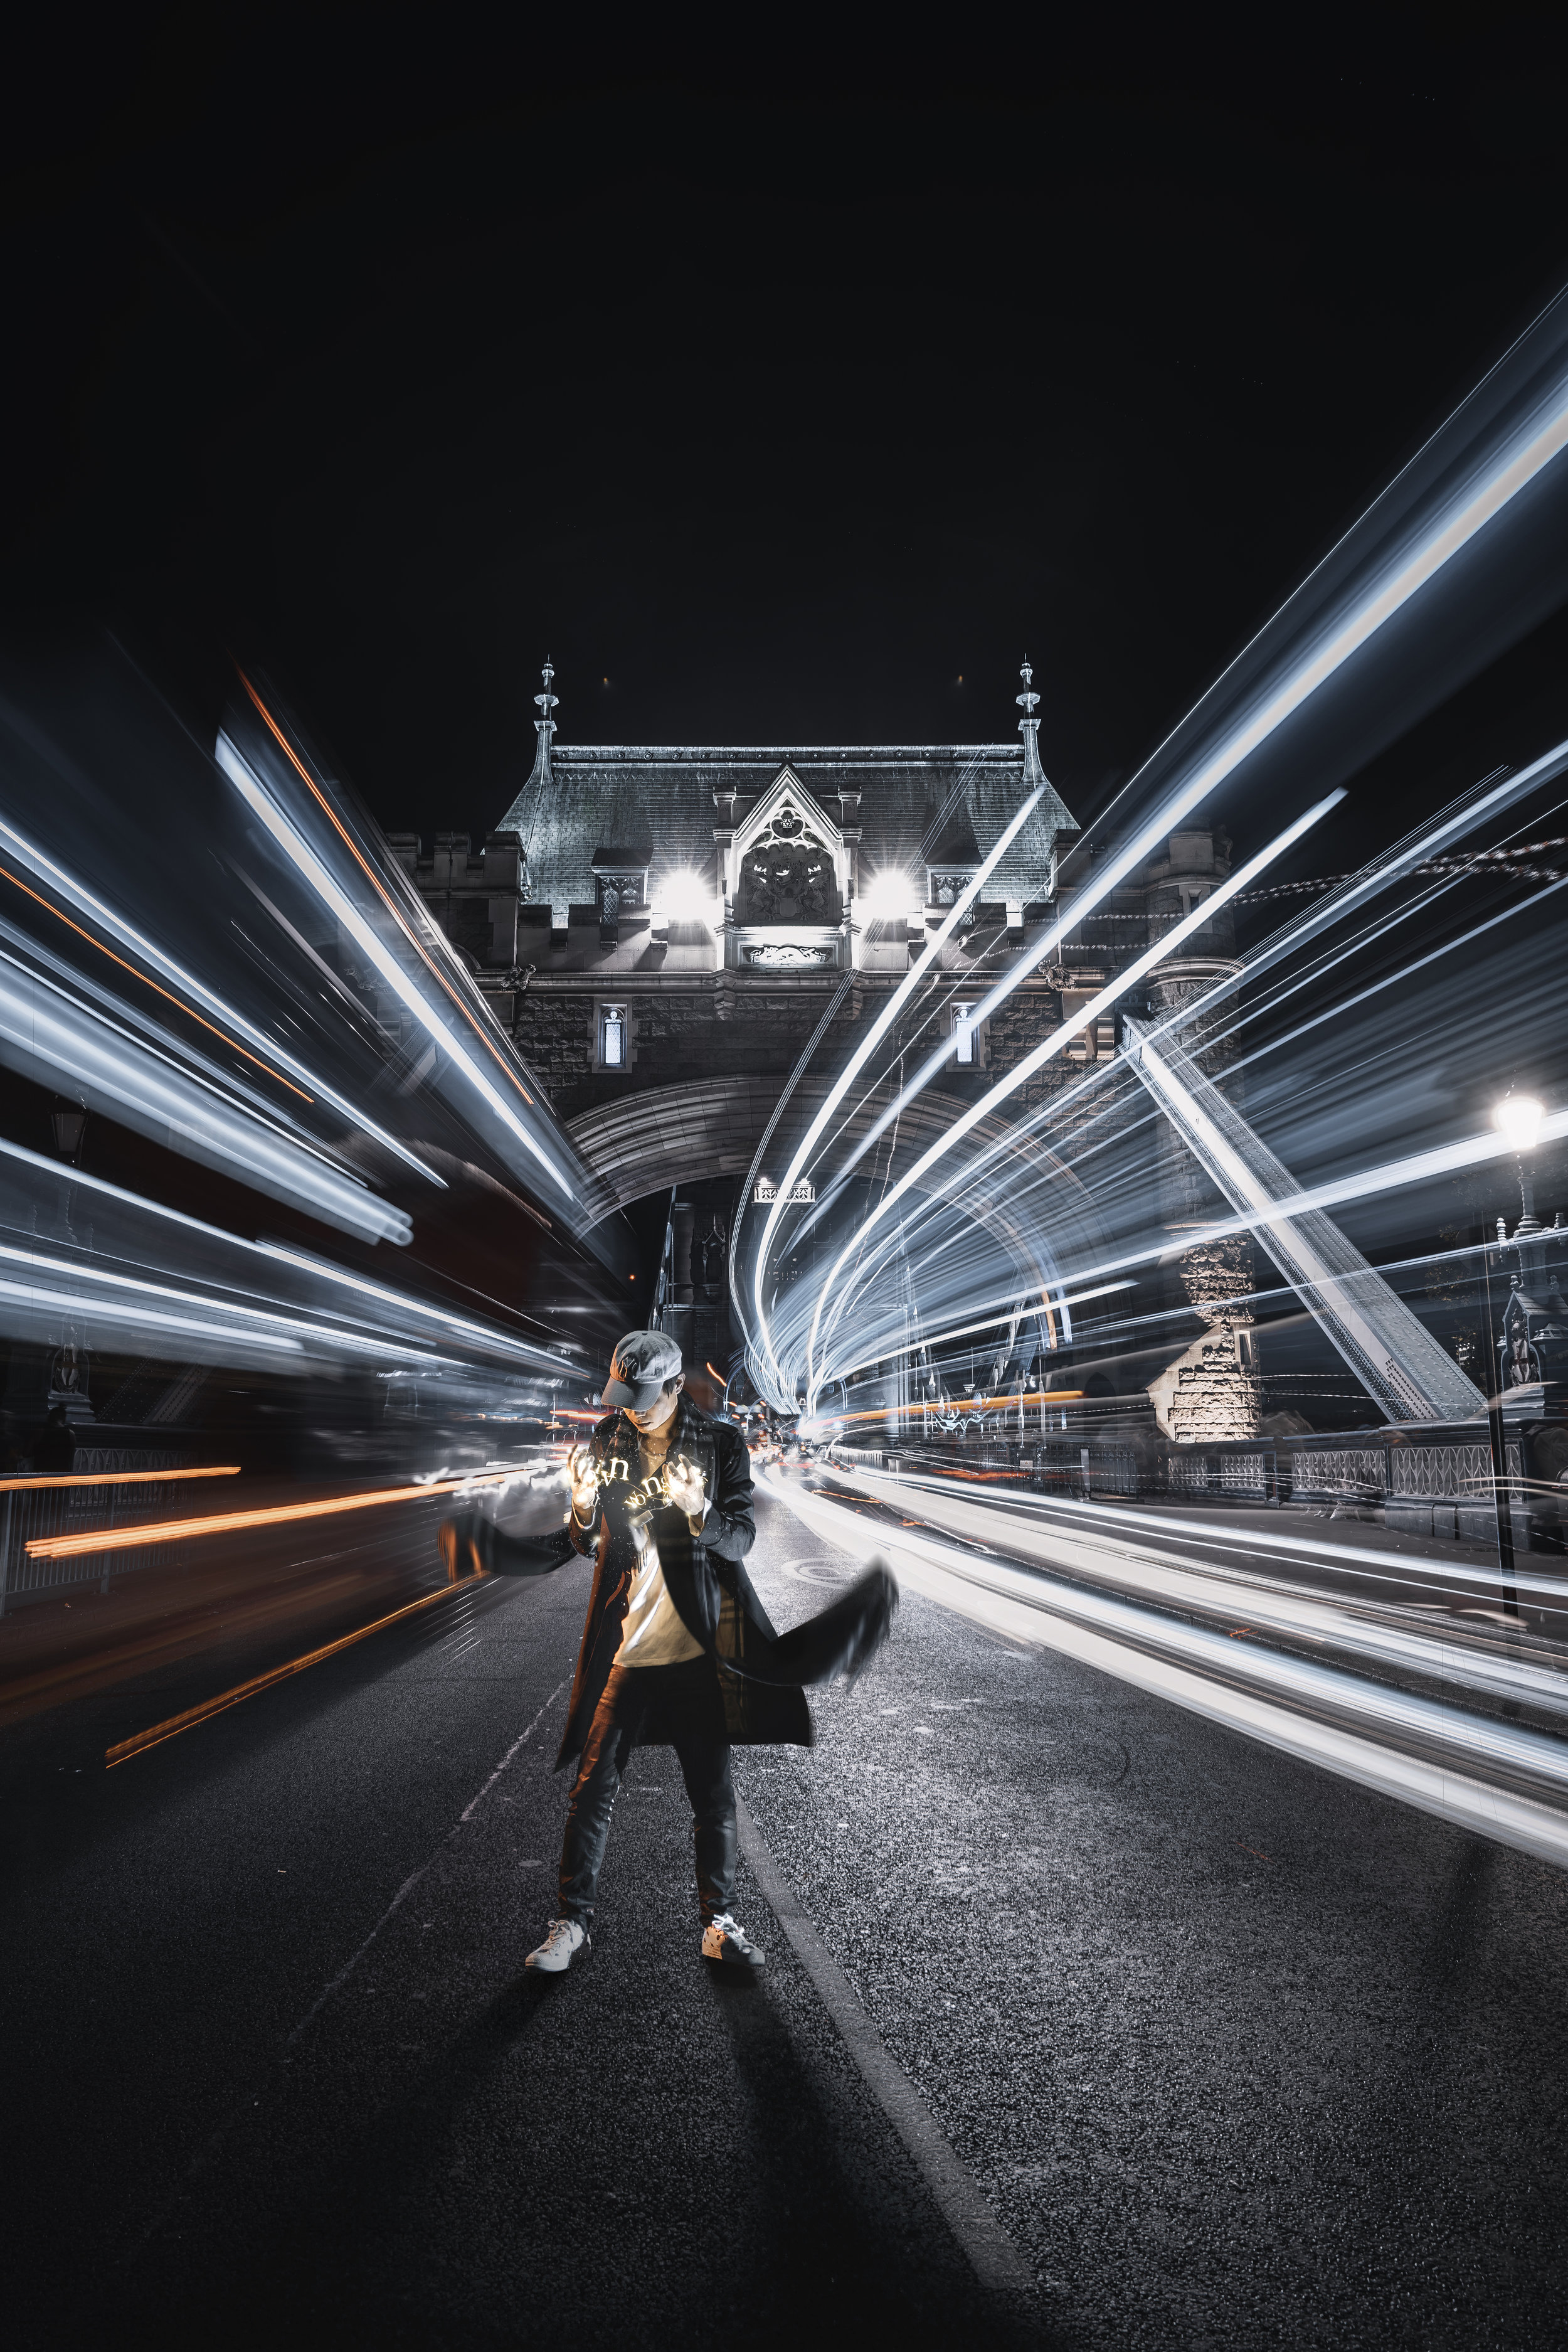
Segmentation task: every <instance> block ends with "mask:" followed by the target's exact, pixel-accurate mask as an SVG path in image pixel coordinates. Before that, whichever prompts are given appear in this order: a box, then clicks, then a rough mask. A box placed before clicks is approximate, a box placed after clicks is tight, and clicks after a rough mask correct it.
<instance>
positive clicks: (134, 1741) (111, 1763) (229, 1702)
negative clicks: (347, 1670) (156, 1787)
mask: <svg viewBox="0 0 1568 2352" xmlns="http://www.w3.org/2000/svg"><path fill="white" fill-rule="evenodd" d="M484 1574H485V1571H484V1570H483V1569H481V1570H479V1571H478V1574H477V1575H476V1576H465V1577H463V1578H461V1579H460V1582H461V1583H463V1584H477V1583H480V1582H481V1581H482V1580H483V1579H484ZM452 1590H453V1588H452V1586H451V1585H450V1584H444V1585H443V1586H442V1587H441V1589H440V1591H437V1592H427V1593H426V1594H425V1595H424V1597H423V1600H422V1601H409V1602H408V1603H407V1604H406V1606H405V1607H403V1608H402V1609H394V1610H393V1611H392V1613H391V1615H390V1616H387V1617H378V1618H377V1619H376V1620H375V1622H374V1623H373V1624H371V1625H361V1627H360V1628H359V1630H358V1632H357V1633H344V1634H342V1635H340V1638H339V1639H338V1640H337V1641H336V1642H327V1643H323V1644H322V1646H321V1648H320V1649H319V1650H309V1651H308V1652H307V1653H306V1654H305V1656H304V1657H302V1658H290V1660H289V1662H288V1664H287V1665H286V1666H274V1667H273V1669H272V1671H271V1673H270V1674H266V1675H256V1676H255V1677H254V1679H253V1680H251V1681H250V1682H248V1683H236V1684H235V1687H234V1689H233V1690H226V1691H220V1692H219V1694H218V1696H217V1697H216V1698H209V1699H204V1700H203V1701H202V1704H201V1705H200V1706H188V1707H187V1708H186V1709H185V1711H184V1713H183V1715H172V1716H170V1717H168V1718H167V1720H166V1721H164V1722H162V1723H154V1724H153V1725H152V1726H151V1727H150V1728H149V1729H148V1730H146V1731H138V1732H135V1733H133V1734H132V1736H131V1738H129V1739H121V1740H119V1741H117V1742H116V1744H115V1746H114V1747H112V1748H105V1749H104V1751H103V1765H104V1769H105V1771H106V1772H112V1771H113V1769H114V1768H115V1766H116V1765H117V1764H124V1763H127V1762H129V1760H130V1759H131V1757H132V1756H141V1755H143V1754H145V1752H146V1750H147V1749H148V1748H160V1747H162V1743H163V1742H164V1740H165V1739H175V1738H178V1737H179V1735H180V1733H181V1732H182V1731H190V1730H192V1729H193V1728H194V1727H195V1726H196V1725H197V1724H198V1723H207V1722H210V1721H211V1719H212V1717H214V1715H223V1714H225V1713H226V1712H227V1710H228V1709H229V1708H230V1707H231V1706H238V1705H239V1704H240V1701H241V1700H242V1699H247V1698H254V1697H255V1696H256V1693H257V1691H264V1690H270V1689H271V1688H272V1686H273V1685H274V1684H275V1683H281V1682H287V1679H288V1677H289V1676H290V1675H302V1674H303V1673H304V1672H305V1669H306V1667H307V1666H318V1665H319V1664H320V1663H321V1661H322V1659H323V1658H330V1657H333V1656H335V1655H336V1654H337V1653H338V1651H340V1650H351V1649H352V1648H353V1646H354V1643H356V1642H362V1641H364V1640H365V1639H366V1637H367V1635H369V1634H371V1633H380V1632H381V1630H382V1626H383V1625H395V1624H396V1623H397V1622H398V1620H399V1618H400V1617H415V1616H417V1615H418V1614H419V1612H420V1611H421V1610H422V1609H429V1608H431V1607H432V1606H433V1605H434V1603H435V1602H436V1601H444V1600H445V1599H446V1598H447V1596H448V1595H449V1594H450V1592H451V1591H452Z"/></svg>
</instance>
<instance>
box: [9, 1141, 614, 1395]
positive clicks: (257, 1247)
mask: <svg viewBox="0 0 1568 2352" xmlns="http://www.w3.org/2000/svg"><path fill="white" fill-rule="evenodd" d="M0 1160H16V1161H19V1162H21V1163H22V1164H23V1165H24V1166H25V1167H26V1168H28V1169H30V1170H36V1171H37V1173H38V1174H39V1175H40V1176H43V1177H46V1178H47V1179H49V1180H51V1181H53V1182H54V1183H55V1184H56V1185H58V1186H62V1187H63V1186H65V1185H68V1186H69V1188H70V1190H71V1191H72V1192H78V1191H85V1192H89V1193H91V1194H93V1195H95V1196H96V1197H97V1198H98V1199H99V1200H100V1201H102V1202H106V1203H107V1202H114V1203H116V1204H117V1205H118V1206H120V1208H123V1209H125V1210H126V1211H128V1212H130V1213H131V1217H132V1218H133V1219H135V1220H137V1221H140V1220H141V1219H145V1220H147V1221H148V1223H149V1226H150V1227H151V1228H152V1230H154V1231H155V1230H156V1227H157V1224H158V1223H162V1224H166V1225H171V1226H173V1227H175V1228H176V1229H177V1230H178V1232H180V1233H183V1234H189V1235H191V1236H193V1239H194V1240H198V1241H200V1242H204V1243H207V1244H214V1245H216V1246H217V1248H218V1249H219V1251H220V1252H221V1253H223V1254H224V1255H227V1256H229V1257H231V1258H233V1259H234V1260H235V1262H236V1264H237V1265H238V1266H239V1267H242V1268H244V1269H245V1270H246V1273H249V1272H250V1271H252V1270H253V1268H254V1270H255V1271H256V1272H257V1273H259V1272H260V1271H261V1268H262V1267H265V1266H267V1265H276V1264H281V1265H290V1266H293V1267H295V1268H296V1269H298V1271H300V1272H302V1273H305V1274H307V1275H309V1276H312V1277H313V1278H315V1279H317V1280H319V1281H324V1282H329V1283H332V1284H333V1285H335V1286H338V1287H340V1288H342V1289H347V1290H350V1291H353V1292H355V1293H357V1294H359V1295H361V1296H362V1297H367V1298H371V1299H374V1300H375V1301H376V1302H377V1304H378V1305H380V1306H382V1307H385V1308H387V1310H388V1320H387V1322H386V1323H385V1324H383V1325H382V1326H381V1327H379V1328H377V1327H373V1326H368V1327H367V1328H369V1329H370V1330H371V1332H372V1333H373V1337H371V1338H370V1339H365V1340H364V1341H363V1342H362V1344H363V1345H365V1346H368V1347H371V1349H373V1350H374V1351H376V1352H378V1353H379V1354H380V1355H381V1356H382V1358H383V1359H385V1358H386V1357H387V1356H388V1355H389V1353H390V1354H394V1355H395V1354H396V1353H398V1352H399V1350H400V1349H404V1351H405V1352H406V1347H405V1332H406V1327H407V1325H408V1323H409V1322H410V1320H411V1319H412V1320H417V1321H422V1322H425V1323H429V1324H434V1326H436V1327H437V1328H438V1329H439V1330H442V1331H444V1332H446V1333H448V1334H450V1335H452V1337H453V1338H454V1339H458V1340H462V1341H464V1342H465V1343H466V1344H468V1345H469V1346H470V1347H478V1348H481V1349H484V1350H485V1351H486V1353H487V1354H488V1355H489V1356H491V1357H492V1358H498V1359H500V1360H503V1361H506V1362H509V1363H515V1364H517V1366H519V1367H522V1368H526V1369H528V1370H534V1371H539V1370H542V1371H549V1372H553V1373H557V1374H560V1375H562V1376H564V1377H567V1378H573V1379H574V1378H576V1377H578V1376H579V1375H580V1370H581V1367H580V1366H579V1365H574V1364H572V1363H571V1362H570V1360H568V1359H566V1358H565V1357H561V1356H557V1355H553V1354H552V1353H551V1352H550V1351H549V1349H548V1348H544V1347H540V1346H539V1345H538V1344H537V1343H536V1342H534V1341H532V1340H528V1339H520V1338H518V1337H517V1335H516V1334H515V1333H513V1332H509V1331H506V1330H503V1329H501V1328H499V1327H498V1326H497V1325H494V1324H486V1323H481V1322H478V1321H476V1320H475V1319H474V1318H470V1317H467V1316H463V1315H455V1314H453V1313H452V1312H451V1310H450V1309H449V1308H446V1307H440V1306H437V1305H434V1304H433V1303H432V1302H431V1301H429V1300H426V1299H423V1298H420V1297H416V1296H415V1295H414V1294H413V1293H412V1292H409V1291H405V1290H396V1289H393V1288H392V1287H391V1286H389V1285H387V1284H384V1283H377V1282H371V1281H369V1280H367V1279H366V1277H365V1276H362V1275H357V1274H350V1272H349V1271H348V1270H347V1269H346V1268H344V1267H342V1266H339V1265H333V1264H332V1262H331V1260H330V1259H329V1258H322V1257H317V1256H316V1255H313V1254H312V1253H311V1252H309V1251H307V1250H296V1249H290V1248H289V1247H288V1246H287V1244H284V1243H281V1242H268V1241H246V1240H245V1239H244V1238H243V1237H242V1236H241V1235H240V1234H230V1233H225V1231H224V1230H223V1229H222V1228H221V1227H220V1226H217V1225H209V1224H206V1223H203V1221H202V1220H201V1219H200V1218H199V1217H193V1216H190V1215H188V1214H187V1213H185V1212H184V1211H183V1210H181V1209H172V1208H169V1207H168V1206H166V1205H165V1203H164V1202H161V1201H153V1200H149V1199H146V1198H144V1197H143V1196H142V1195H141V1193H137V1192H125V1191H124V1190H123V1189H122V1188H121V1187H120V1185H118V1184H111V1183H110V1182H109V1181H107V1180H106V1179H105V1178H103V1177H101V1176H91V1175H88V1174H87V1173H85V1172H84V1171H82V1170H80V1169H75V1168H73V1169H70V1170H68V1171H67V1170H65V1169H62V1168H61V1166H60V1164H59V1162H58V1161H57V1160H46V1159H44V1158H42V1157H41V1156H40V1155H39V1154H38V1153H37V1152H35V1151H28V1150H26V1149H25V1148H24V1146H22V1145H21V1144H17V1143H8V1142H6V1141H5V1140H4V1139H0ZM28 1197H29V1202H30V1203H31V1202H32V1201H35V1200H36V1198H37V1195H36V1193H34V1194H30V1195H29V1196H28ZM28 1213H34V1212H33V1211H32V1208H31V1206H29V1212H28ZM3 1215H4V1210H3V1208H0V1216H3ZM11 1230H13V1231H15V1230H16V1227H15V1226H12V1228H11ZM101 1231H102V1229H101V1225H100V1227H99V1236H100V1237H99V1252H100V1254H102V1253H103V1251H104V1248H105V1244H104V1243H103V1241H102V1239H101ZM172 1238H173V1237H172ZM127 1246H130V1247H135V1246H137V1244H135V1243H131V1244H129V1245H126V1244H122V1245H121V1247H120V1250H119V1252H118V1253H116V1254H117V1255H121V1256H123V1255H125V1254H126V1247H127ZM141 1248H142V1249H143V1251H144V1252H145V1251H146V1250H147V1244H145V1243H142V1244H141ZM183 1248H184V1250H185V1253H186V1255H187V1257H189V1255H190V1254H191V1250H192V1243H191V1242H186V1243H185V1244H183ZM8 1254H9V1255H13V1256H15V1255H17V1253H16V1251H14V1250H13V1251H11V1252H9V1253H8ZM257 1260H259V1261H261V1266H256V1265H255V1262H256V1261H257ZM247 1262H248V1263H247ZM50 1263H53V1261H50ZM58 1264H59V1265H61V1266H62V1267H65V1268H68V1270H69V1271H70V1272H71V1273H72V1274H73V1275H74V1274H76V1273H78V1272H83V1273H86V1272H87V1270H86V1269H83V1268H78V1265H77V1264H76V1262H75V1261H74V1260H60V1261H58ZM89 1278H92V1279H97V1280H100V1281H103V1282H108V1283H112V1284H120V1285H121V1286H125V1287H126V1288H128V1289H134V1288H136V1287H138V1286H137V1284H135V1283H134V1282H132V1280H131V1278H130V1277H128V1276H123V1275H120V1274H118V1273H115V1272H113V1271H109V1272H106V1273H104V1274H102V1275H100V1276H89ZM141 1287H142V1288H144V1289H148V1292H149V1295H154V1293H155V1292H156V1291H157V1287H158V1286H152V1287H151V1288H149V1286H145V1285H142V1286H141ZM223 1287H224V1289H225V1290H226V1291H227V1292H229V1293H230V1294H231V1295H234V1294H235V1289H236V1286H235V1281H234V1280H233V1279H232V1278H230V1279H226V1280H225V1282H224V1284H223ZM161 1295H165V1296H168V1297H178V1298H182V1299H190V1300H194V1301H198V1302H200V1303H201V1304H203V1305H205V1306H207V1307H210V1308H211V1309H212V1310H213V1311H214V1312H220V1311H221V1312H227V1311H230V1310H229V1308H228V1306H227V1303H226V1301H225V1300H224V1299H222V1298H217V1299H212V1298H206V1297H204V1296H203V1294H201V1293H198V1292H196V1291H194V1290H189V1289H186V1288H183V1287H180V1288H175V1289H173V1290H169V1289H167V1288H166V1287H165V1288H164V1289H163V1290H162V1294H161ZM256 1296H258V1297H261V1298H262V1299H263V1301H264V1306H263V1309H262V1311H264V1312H267V1313H276V1312H277V1311H278V1310H279V1309H280V1308H282V1307H286V1306H287V1304H288V1303H289V1302H286V1301H281V1300H278V1299H277V1298H276V1297H267V1295H266V1294H265V1293H258V1294H256ZM76 1311H78V1312H79V1311H80V1301H79V1300H78V1307H77V1309H76ZM234 1311H235V1312H237V1313H240V1314H243V1315H246V1316H249V1315H251V1314H252V1313H253V1312H255V1311H256V1310H255V1309H253V1308H252V1307H249V1306H248V1305H243V1304H242V1305H241V1306H240V1307H238V1308H237V1309H235V1310H234ZM0 1328H4V1312H3V1310H0ZM182 1328H183V1327H182ZM288 1328H298V1329H302V1330H307V1331H312V1332H315V1331H322V1330H327V1329H329V1328H330V1327H329V1326H327V1325H325V1324H316V1323H311V1322H307V1321H304V1320H297V1321H291V1322H290V1323H289V1325H288ZM427 1354H428V1349H427V1345H426V1343H425V1342H424V1341H423V1340H419V1341H415V1342H413V1355H414V1356H416V1357H418V1358H419V1359H420V1360H422V1361H423V1360H425V1359H426V1357H427Z"/></svg>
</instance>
